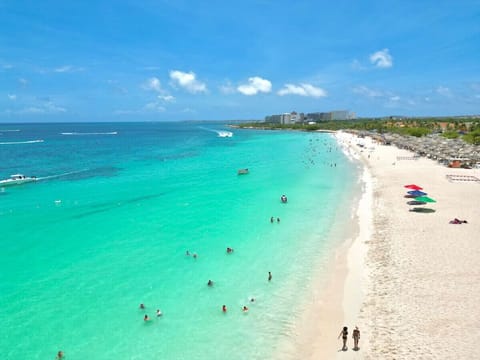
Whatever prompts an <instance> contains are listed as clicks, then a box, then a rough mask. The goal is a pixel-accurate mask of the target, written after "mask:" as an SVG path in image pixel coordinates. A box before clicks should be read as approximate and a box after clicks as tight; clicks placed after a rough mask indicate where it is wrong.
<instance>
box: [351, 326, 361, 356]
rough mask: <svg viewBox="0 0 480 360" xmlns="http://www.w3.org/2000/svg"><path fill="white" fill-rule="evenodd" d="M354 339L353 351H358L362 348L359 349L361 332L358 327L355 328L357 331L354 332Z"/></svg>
mask: <svg viewBox="0 0 480 360" xmlns="http://www.w3.org/2000/svg"><path fill="white" fill-rule="evenodd" d="M352 337H353V350H355V351H357V350H359V349H360V348H359V347H358V341H359V340H360V330H359V329H358V326H355V330H353V332H352Z"/></svg>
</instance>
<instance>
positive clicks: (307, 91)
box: [278, 84, 327, 98]
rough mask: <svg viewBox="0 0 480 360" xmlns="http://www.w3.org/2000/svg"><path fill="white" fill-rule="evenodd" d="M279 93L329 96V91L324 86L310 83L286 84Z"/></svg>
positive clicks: (281, 94)
mask: <svg viewBox="0 0 480 360" xmlns="http://www.w3.org/2000/svg"><path fill="white" fill-rule="evenodd" d="M278 95H280V96H283V95H300V96H309V97H316V98H318V97H324V96H327V92H326V91H325V90H323V89H322V88H319V87H315V86H313V85H310V84H300V85H293V84H285V85H284V86H283V88H282V89H280V90H279V91H278Z"/></svg>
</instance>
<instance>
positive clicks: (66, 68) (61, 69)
mask: <svg viewBox="0 0 480 360" xmlns="http://www.w3.org/2000/svg"><path fill="white" fill-rule="evenodd" d="M83 70H84V68H82V67H75V66H72V65H64V66H60V67H58V68H55V69H53V71H54V72H57V73H67V72H77V71H83Z"/></svg>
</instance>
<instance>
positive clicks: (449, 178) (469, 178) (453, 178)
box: [446, 174, 480, 182]
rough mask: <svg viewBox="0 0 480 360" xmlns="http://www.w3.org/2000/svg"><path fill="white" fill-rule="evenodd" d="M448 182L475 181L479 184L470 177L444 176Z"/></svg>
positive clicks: (477, 179)
mask: <svg viewBox="0 0 480 360" xmlns="http://www.w3.org/2000/svg"><path fill="white" fill-rule="evenodd" d="M446 176H447V179H448V180H449V181H477V182H480V179H479V178H477V177H476V176H472V175H455V174H448V175H446Z"/></svg>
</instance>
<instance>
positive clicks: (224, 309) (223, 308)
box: [222, 305, 227, 313]
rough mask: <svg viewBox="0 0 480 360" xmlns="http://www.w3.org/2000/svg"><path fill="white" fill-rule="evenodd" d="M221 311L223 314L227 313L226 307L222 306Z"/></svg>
mask: <svg viewBox="0 0 480 360" xmlns="http://www.w3.org/2000/svg"><path fill="white" fill-rule="evenodd" d="M222 311H223V312H224V313H226V312H227V306H226V305H222Z"/></svg>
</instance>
